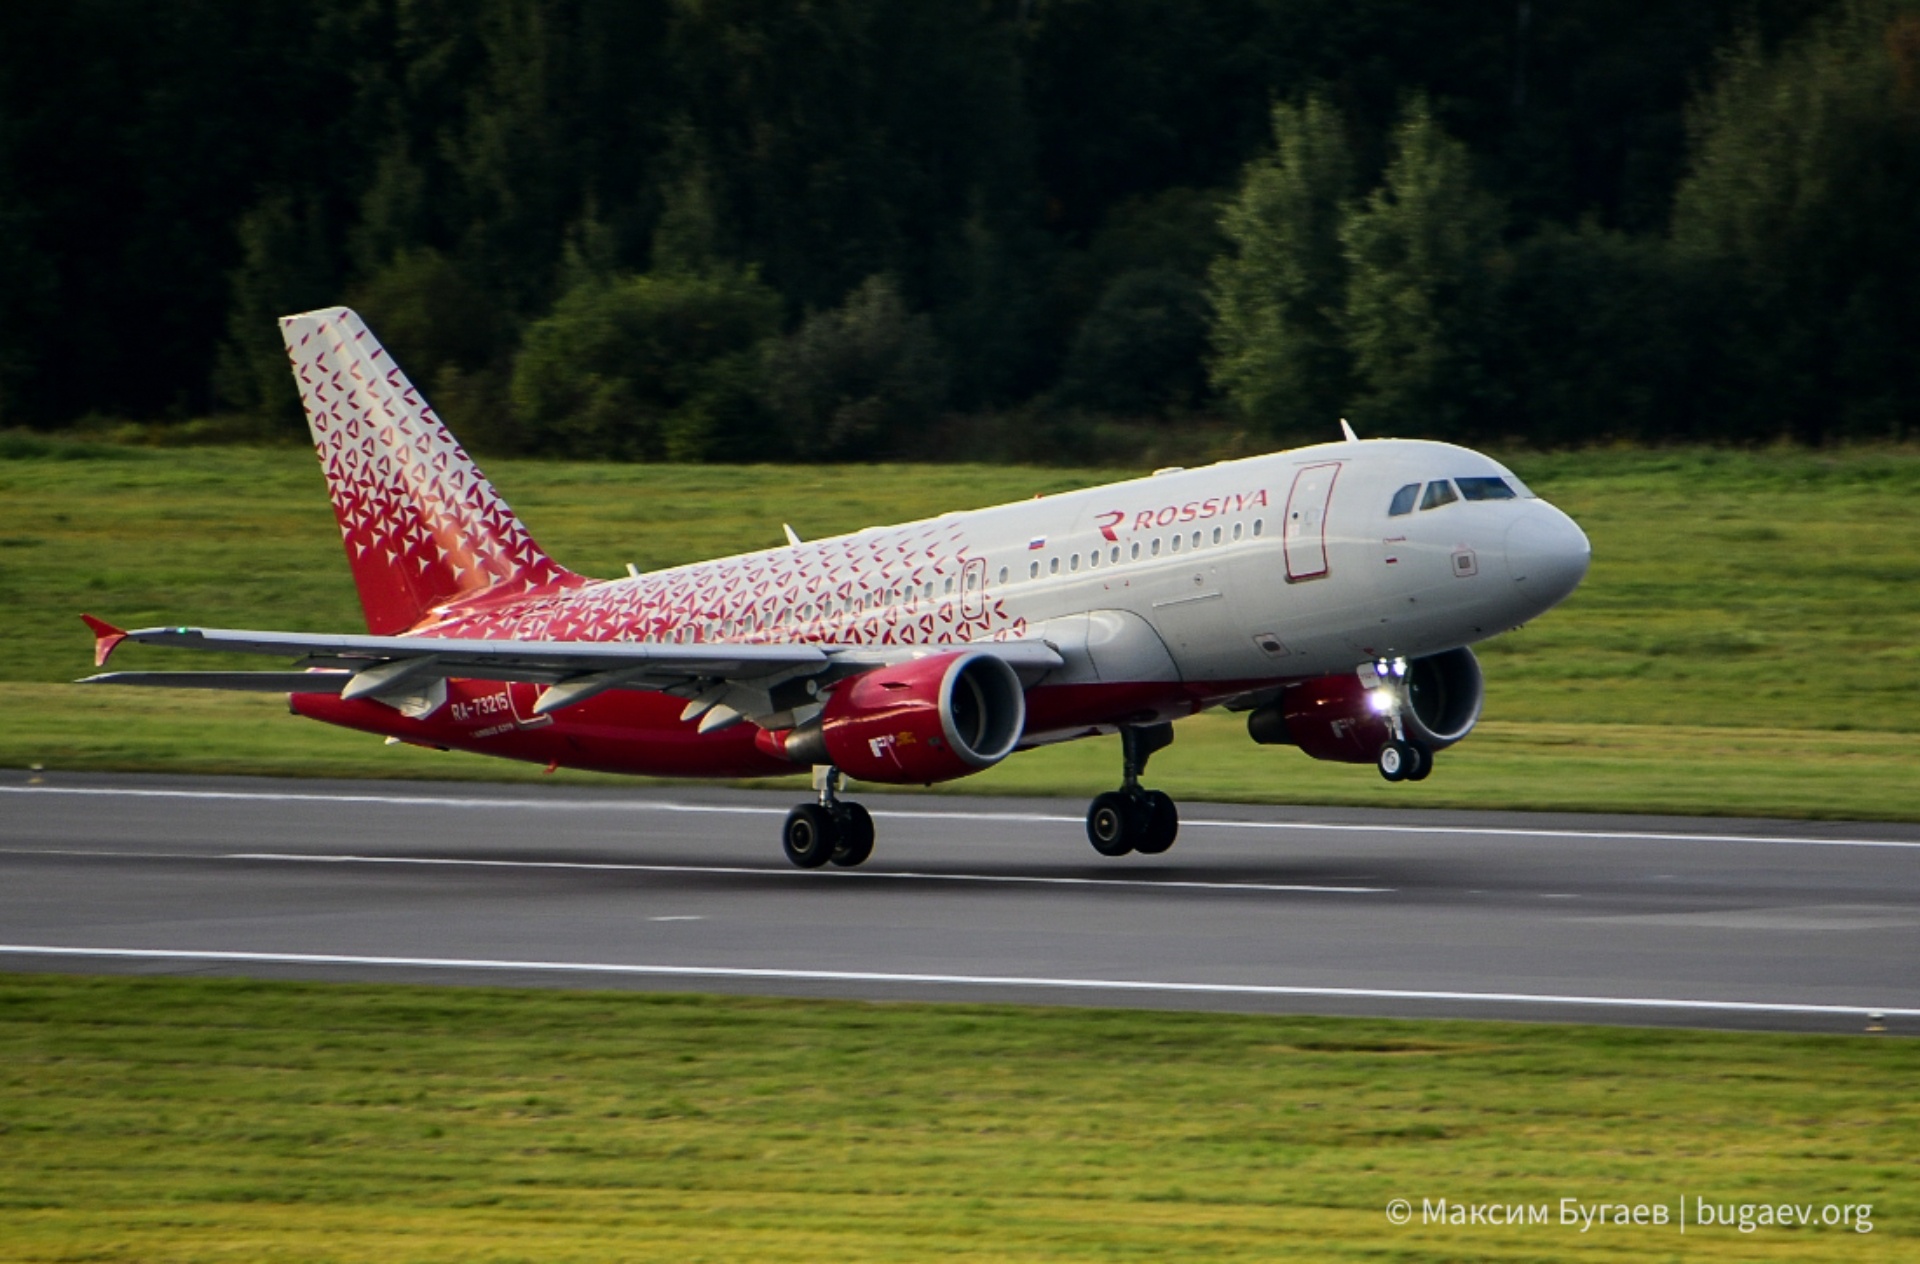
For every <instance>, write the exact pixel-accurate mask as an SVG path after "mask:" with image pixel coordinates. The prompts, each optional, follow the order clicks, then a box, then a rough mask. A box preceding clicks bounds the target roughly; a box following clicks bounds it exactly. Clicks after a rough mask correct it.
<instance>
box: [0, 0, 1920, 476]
mask: <svg viewBox="0 0 1920 1264" xmlns="http://www.w3.org/2000/svg"><path fill="white" fill-rule="evenodd" d="M1917 83H1920V4H1917V3H1916V0H1698V2H1697V3H1693V4H1688V5H1672V4H1663V3H1659V0H1556V3H1554V4H1552V5H1530V4H1516V5H1513V6H1501V5H1491V6H1479V7H1477V8H1470V9H1469V10H1468V11H1464V12H1463V11H1460V10H1459V9H1458V7H1457V6H1455V7H1452V8H1448V7H1446V6H1441V7H1435V6H1422V5H1415V4H1408V3H1406V2H1405V0H1209V3H1207V4H1204V5H1199V6H1195V5H1190V4H1179V3H1175V2H1174V0H805V2H804V3H794V2H792V0H335V2H334V3H330V4H327V5H313V4H311V3H306V2H304V0H248V2H247V3H238V2H236V0H178V2H176V3H170V4H166V5H161V6H137V5H132V4H128V3H125V0H67V2H65V3H62V4H59V5H10V6H0V426H5V425H18V424H31V425H42V426H49V425H61V424H66V423H69V422H71V421H73V420H75V419H77V418H79V417H81V416H82V415H84V414H88V413H106V414H116V415H123V416H131V417H136V418H155V419H163V418H181V417H187V416H191V415H194V414H196V413H201V412H205V411H207V410H210V409H225V410H237V411H238V412H241V413H244V414H247V415H249V416H251V417H254V418H256V419H257V420H258V424H260V425H261V426H263V427H268V428H275V429H277V430H278V431H279V432H280V433H286V434H291V433H296V432H297V427H298V424H299V423H298V414H297V409H296V407H295V404H294V401H293V397H292V393H291V390H290V384H289V382H288V380H287V375H286V373H285V370H284V357H283V355H282V353H281V351H280V348H279V346H278V341H277V335H276V331H275V327H274V324H273V318H274V317H275V316H278V315H280V314H282V313H285V312H290V311H296V310H301V309H303V308H307V307H312V306H316V305H321V304H326V303H333V302H340V301H348V302H351V303H353V304H355V305H356V306H358V307H359V308H361V309H362V310H363V311H364V312H365V314H366V315H367V317H368V320H369V321H370V323H372V324H373V326H374V328H375V329H376V330H377V331H379V332H380V333H381V335H382V337H383V338H385V339H386V340H387V341H388V342H389V343H390V344H392V346H393V348H394V351H395V354H396V355H397V356H398V357H399V358H400V359H401V361H402V363H404V364H406V365H407V367H408V369H409V371H410V372H411V373H412V374H413V375H414V377H415V378H416V379H418V380H419V381H420V383H421V385H422V386H423V387H425V388H426V389H427V390H428V391H429V393H430V394H431V396H432V397H433V398H434V399H435V401H436V403H437V404H438V406H439V407H440V409H441V411H443V412H444V413H446V414H447V415H448V416H449V417H450V418H451V419H452V420H453V421H454V422H455V424H456V425H457V426H459V427H460V429H461V432H462V433H463V435H466V436H469V437H470V438H471V439H472V440H473V441H474V442H476V443H479V444H481V445H483V446H496V447H512V448H519V449H523V450H533V451H555V452H570V453H578V454H583V455H585V454H595V455H617V456H626V457H642V458H649V459H653V458H663V457H674V458H679V459H710V458H717V457H725V456H732V455H738V454H743V453H750V454H753V455H771V454H785V455H792V456H799V457H829V456H832V457H860V456H876V455H887V454H899V453H908V452H912V451H914V450H916V444H917V443H918V442H919V439H920V436H921V434H922V433H923V432H924V431H925V430H926V429H927V427H928V423H929V422H931V421H932V420H933V419H934V418H935V417H936V416H938V415H940V414H941V413H943V412H958V413H960V414H962V415H966V414H986V413H998V414H1002V415H1004V414H1006V413H1007V412H1008V411H1009V410H1011V411H1013V412H1014V413H1015V414H1017V415H1019V416H1023V417H1024V416H1027V415H1029V414H1032V415H1040V414H1047V415H1052V416H1064V417H1068V418H1076V417H1078V418H1085V417H1087V416H1088V415H1089V414H1109V415H1112V416H1117V417H1120V418H1124V419H1131V420H1133V421H1135V422H1136V423H1138V424H1139V425H1142V426H1162V427H1164V426H1168V425H1178V424H1183V423H1184V420H1185V419H1190V418H1194V417H1204V416H1205V415H1207V414H1209V413H1230V414H1238V415H1239V416H1240V417H1241V418H1242V419H1244V421H1245V422H1246V423H1248V424H1249V426H1250V428H1252V429H1254V430H1257V431H1258V432H1259V433H1261V434H1263V435H1266V436H1270V437H1271V438H1273V439H1276V440H1288V441H1291V440H1298V439H1308V438H1316V437H1320V436H1323V435H1326V434H1328V433H1329V432H1330V430H1331V428H1332V426H1333V424H1334V418H1336V417H1338V416H1339V415H1342V414H1343V413H1345V414H1347V415H1350V416H1352V417H1353V418H1354V420H1355V422H1356V424H1357V425H1359V426H1360V427H1361V429H1362V430H1363V431H1364V432H1367V433H1389V432H1398V433H1407V434H1414V433H1419V434H1434V435H1446V436H1457V437H1463V438H1465V437H1486V436H1489V435H1495V436H1499V435H1506V436H1531V437H1534V438H1537V439H1539V440H1541V441H1546V442H1555V443H1562V442H1585V441H1592V440H1596V439H1603V438H1608V437H1614V436H1628V437H1642V438H1650V439H1662V438H1668V437H1709V438H1727V439H1735V440H1762V439H1767V438H1771V437H1774V436H1778V435H1782V434H1788V435H1794V436H1797V437H1800V438H1803V439H1806V440H1810V441H1821V440H1825V439H1828V438H1834V437H1844V436H1871V435H1906V434H1911V433H1912V432H1913V430H1914V428H1915V427H1916V425H1920V356H1916V355H1915V354H1914V350H1913V348H1912V344H1911V338H1912V334H1911V332H1910V331H1912V330H1913V329H1915V328H1920V310H1916V308H1917V307H1920V262H1917V261H1916V257H1915V252H1914V250H1913V249H1912V242H1913V241H1914V240H1916V239H1917V238H1920V232H1916V229H1920V221H1917V219H1916V216H1917V215H1920V210H1917V209H1916V208H1920V87H1916V84H1917ZM996 425H997V427H998V428H997V429H996V430H995V433H1005V432H1006V426H1005V424H1004V423H996ZM956 427H957V429H956ZM965 427H966V423H965V422H964V421H960V422H955V421H951V420H949V421H947V422H945V423H943V425H942V427H941V429H942V433H943V434H945V435H946V436H947V439H948V443H949V448H951V439H952V436H953V435H954V434H956V433H965ZM1017 428H1018V427H1017V426H1016V429H1017Z"/></svg>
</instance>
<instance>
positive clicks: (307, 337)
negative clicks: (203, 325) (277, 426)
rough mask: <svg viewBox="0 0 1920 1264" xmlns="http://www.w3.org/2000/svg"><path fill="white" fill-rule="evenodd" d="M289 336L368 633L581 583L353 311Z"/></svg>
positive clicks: (283, 327)
mask: <svg viewBox="0 0 1920 1264" xmlns="http://www.w3.org/2000/svg"><path fill="white" fill-rule="evenodd" d="M280 335H281V337H282V338H284V339H285V340H286V344H287V354H288V355H289V356H290V357H292V359H293V375H294V378H295V380H296V381H297V382H298V383H299V386H300V401H301V403H302V404H304V405H305V406H306V410H307V425H308V427H309V428H310V429H311V430H312V432H313V445H314V447H315V448H316V449H317V450H318V451H319V454H320V466H321V468H322V469H323V470H324V471H325V472H326V476H327V491H328V493H329V494H330V495H331V496H332V497H333V512H334V516H335V517H336V518H337V519H339V522H340V535H341V537H342V538H343V539H344V541H345V542H346V548H347V562H348V563H349V564H350V565H351V566H352V567H353V582H354V585H355V586H356V587H357V588H358V589H359V590H360V604H361V606H362V607H363V608H364V609H365V610H366V612H367V627H368V629H369V630H371V631H372V632H374V633H376V634H379V635H388V634H392V633H397V632H402V631H404V630H406V629H407V628H410V627H412V626H413V625H414V624H416V623H418V622H419V621H420V620H421V618H422V617H424V616H425V615H426V614H427V612H428V611H430V610H432V609H433V608H434V607H435V606H440V605H444V604H446V603H447V602H449V601H455V600H459V599H461V598H465V597H473V596H478V595H480V594H482V593H485V592H488V591H490V590H497V591H499V592H502V593H510V592H526V591H530V590H532V589H535V588H541V587H544V586H546V585H549V584H566V583H570V582H575V578H576V577H575V576H574V575H573V574H572V572H570V571H568V570H566V569H565V568H564V567H561V566H560V565H558V564H557V563H555V562H554V561H553V559H552V558H550V557H548V556H547V555H546V553H545V552H543V551H542V550H541V548H540V546H539V545H537V544H535V543H534V542H533V537H531V536H529V535H528V534H527V532H526V528H524V527H522V526H521V525H520V520H519V519H518V518H516V517H514V515H513V511H512V510H511V509H509V508H507V504H506V502H505V501H503V500H501V499H500V496H499V493H497V492H495V491H494V490H493V484H492V483H489V482H488V481H487V479H486V476H485V475H483V474H482V473H481V472H480V468H479V467H478V466H476V465H475V464H474V463H473V459H472V458H471V457H469V456H468V455H467V454H466V452H465V451H464V450H463V449H462V448H461V447H460V445H459V444H458V443H456V442H455V441H454V438H453V436H452V435H451V434H450V433H448V431H447V428H446V427H445V426H444V425H442V424H441V423H440V419H439V418H438V417H436V416H435V415H434V413H433V409H431V408H430V407H428V406H427V402H426V400H424V399H422V398H421V397H420V393H419V392H418V391H416V390H415V389H414V387H413V383H411V382H409V381H408V380H407V376H406V374H404V373H402V372H401V371H400V369H399V367H398V366H397V365H395V364H394V363H393V360H392V359H391V357H389V356H388V355H387V353H386V350H385V349H384V348H383V347H381V345H380V343H379V341H378V340H377V339H375V338H374V336H373V335H372V334H371V333H369V332H368V330H367V326H366V323H365V322H364V321H362V320H361V319H360V317H359V316H357V315H355V314H354V313H353V312H352V311H349V310H348V309H347V308H344V307H330V308H327V309H325V310H324V311H317V312H304V313H302V314H301V315H298V316H284V317H282V318H281V320H280Z"/></svg>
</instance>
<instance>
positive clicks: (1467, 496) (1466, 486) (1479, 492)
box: [1453, 478, 1514, 500]
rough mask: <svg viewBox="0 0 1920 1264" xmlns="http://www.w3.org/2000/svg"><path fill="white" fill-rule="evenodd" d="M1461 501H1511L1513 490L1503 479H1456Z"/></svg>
mask: <svg viewBox="0 0 1920 1264" xmlns="http://www.w3.org/2000/svg"><path fill="white" fill-rule="evenodd" d="M1453 481H1454V482H1456V483H1458V484H1459V485H1460V497H1461V499H1463V500H1512V499H1513V498H1514V495H1513V488H1511V487H1509V486H1507V480H1506V479H1504V478H1456V479H1454V480H1453Z"/></svg>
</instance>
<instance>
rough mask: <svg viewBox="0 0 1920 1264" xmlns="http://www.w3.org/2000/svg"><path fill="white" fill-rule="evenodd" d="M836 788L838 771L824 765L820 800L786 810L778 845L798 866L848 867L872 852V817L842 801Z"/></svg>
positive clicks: (851, 804)
mask: <svg viewBox="0 0 1920 1264" xmlns="http://www.w3.org/2000/svg"><path fill="white" fill-rule="evenodd" d="M839 790H840V770H839V769H838V768H828V769H827V770H826V773H825V774H824V775H823V776H822V777H821V779H820V801H819V802H818V803H802V804H801V805H800V806H798V807H796V808H795V809H794V810H793V811H791V812H789V813H787V823H786V825H785V826H784V827H782V829H781V831H780V846H781V849H782V850H784V851H785V852H786V853H787V859H788V860H790V861H792V862H793V863H794V864H796V865H798V866H799V867H800V868H802V869H818V868H819V867H820V866H822V865H824V864H827V863H828V862H832V863H833V864H835V865H838V866H840V867H841V868H843V869H851V868H853V867H854V866H855V865H859V864H864V863H865V862H866V860H867V858H868V857H869V856H871V855H873V817H872V816H871V815H870V814H869V813H868V812H867V810H866V809H865V808H863V807H861V806H860V805H859V804H858V803H849V802H846V801H843V800H842V799H841V798H840V797H839Z"/></svg>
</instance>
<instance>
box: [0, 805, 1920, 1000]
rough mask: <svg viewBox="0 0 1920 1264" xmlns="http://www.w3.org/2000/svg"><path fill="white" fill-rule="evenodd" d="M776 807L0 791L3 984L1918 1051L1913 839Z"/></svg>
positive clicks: (1363, 814) (1287, 817)
mask: <svg viewBox="0 0 1920 1264" xmlns="http://www.w3.org/2000/svg"><path fill="white" fill-rule="evenodd" d="M800 797H802V795H800V794H798V793H768V792H747V791H730V790H712V789H694V788H671V789H658V788H646V789H625V788H619V789H607V788H600V787H592V788H587V787H580V786H569V785H566V784H556V785H532V786H528V785H511V786H497V785H480V784H453V783H407V782H353V783H350V782H323V781H274V780H256V779H244V778H225V779H216V778H176V777H131V776H85V775H80V774H46V775H44V776H41V777H35V776H33V775H31V774H29V773H26V772H11V771H7V772H0V970H21V971H63V972H72V973H142V974H212V975H246V976H251V977H263V978H299V979H331V980H371V981H381V982H417V983H438V984H476V983H477V984H489V985H514V986H520V985H530V986H563V987H596V988H604V987H611V988H629V989H647V990H667V989H673V990H688V991H709V992H735V993H752V994H758V995H789V996H820V997H853V998H863V999H869V1000H903V999H914V1000H937V1001H996V1002H1001V1001H1004V1002H1016V1003H1021V1004H1042V1005H1059V1004H1067V1005H1106V1006H1126V1007H1139V1008H1184V1009H1216V1010H1233V1011H1244V1012H1274V1013H1320V1014H1367V1015H1395V1016H1407V1017H1439V1016H1454V1017H1479V1018H1498V1019H1517V1020H1552V1021H1578V1022H1601V1023H1621V1024H1671V1025H1683V1026H1698V1027H1729V1028H1755V1029H1772V1030H1815V1031H1853V1032H1858V1031H1862V1030H1865V1029H1866V1028H1868V1027H1869V1026H1884V1027H1885V1028H1886V1029H1887V1030H1888V1031H1890V1032H1893V1033H1907V1034H1911V1033H1915V1032H1920V933H1916V932H1917V931H1920V826H1913V825H1888V824H1860V823H1831V822H1828V823H1819V822H1782V821H1754V820H1727V819H1703V818H1660V817H1619V816H1606V817H1601V816H1572V815H1539V814H1517V813H1496V812H1477V813H1464V812H1377V811H1361V810H1340V809H1331V808H1297V807H1249V806H1230V805H1221V804H1201V803H1183V804H1182V805H1181V816H1182V826H1181V833H1180V840H1179V842H1178V843H1177V844H1176V845H1175V846H1174V848H1173V850H1172V851H1170V852H1168V853H1167V854H1165V855H1163V856H1158V857H1145V856H1129V857H1126V858H1124V859H1121V860H1117V861H1116V860H1107V859H1104V858H1102V857H1100V856H1098V855H1096V854H1095V853H1094V851H1093V849H1092V848H1091V847H1090V846H1089V845H1088V843H1087V841H1086V836H1085V833H1084V830H1083V824H1082V817H1083V814H1084V812H1085V807H1086V805H1085V804H1084V803H1082V802H1080V801H1078V800H1047V799H975V798H935V797H930V796H899V795H895V796H888V795H880V794H864V793H863V794H858V795H856V796H855V797H857V798H858V799H859V800H860V801H861V802H863V803H866V804H867V805H868V806H869V807H870V808H871V809H872V811H873V814H874V818H875V821H876V824H877V826H878V830H879V844H878V846H877V848H876V849H875V853H874V858H873V859H872V860H871V861H869V862H868V863H867V865H865V866H864V867H862V868H860V869H857V870H851V871H844V870H836V869H832V868H829V869H824V870H819V871H814V872H803V871H800V870H797V869H794V868H792V867H791V866H789V865H788V864H787V863H786V861H785V859H784V858H783V857H782V856H781V854H780V849H779V843H778V831H779V826H780V822H781V819H782V817H783V816H784V815H785V812H786V810H787V808H788V807H790V806H791V805H792V804H793V803H794V802H795V801H797V800H798V799H799V798H800ZM1875 1014H1878V1015H1882V1016H1884V1017H1883V1018H1882V1019H1881V1020H1879V1021H1878V1022H1875V1020H1873V1019H1872V1018H1871V1017H1870V1016H1871V1015H1875Z"/></svg>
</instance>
